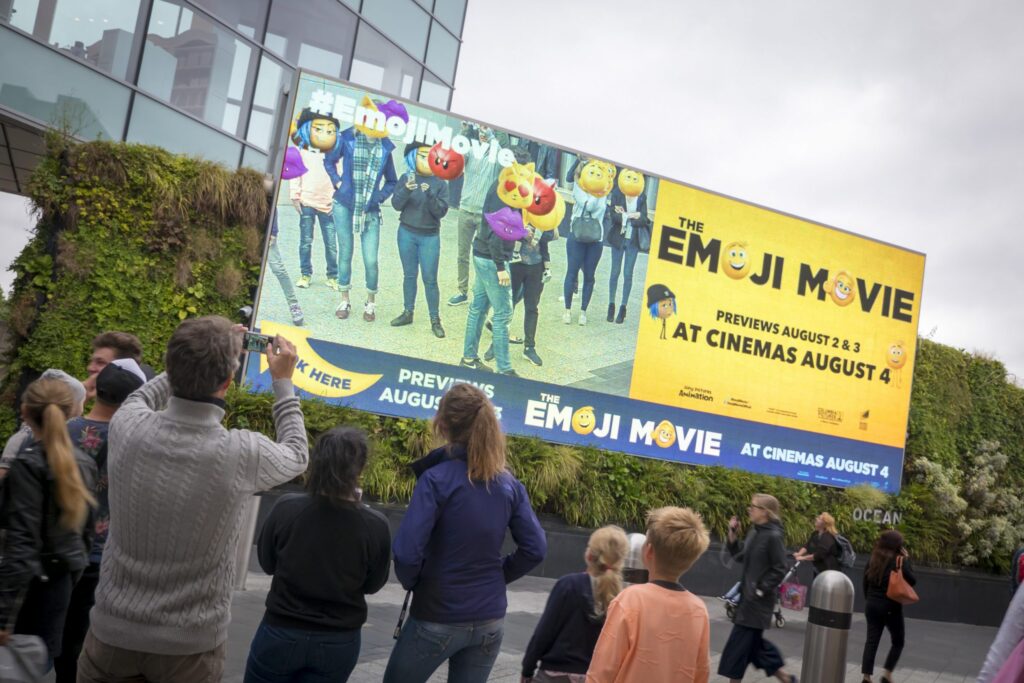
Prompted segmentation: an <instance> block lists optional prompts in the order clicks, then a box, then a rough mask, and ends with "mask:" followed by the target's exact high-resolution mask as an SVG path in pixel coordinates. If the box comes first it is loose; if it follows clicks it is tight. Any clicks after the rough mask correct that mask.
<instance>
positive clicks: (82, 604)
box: [53, 563, 100, 683]
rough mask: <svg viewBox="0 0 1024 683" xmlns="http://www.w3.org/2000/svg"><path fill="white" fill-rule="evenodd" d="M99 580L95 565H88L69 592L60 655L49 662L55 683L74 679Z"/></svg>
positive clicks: (98, 566) (73, 682)
mask: <svg viewBox="0 0 1024 683" xmlns="http://www.w3.org/2000/svg"><path fill="white" fill-rule="evenodd" d="M99 580H100V565H99V563H95V564H90V565H89V566H88V567H86V568H85V571H84V572H83V573H82V577H81V578H80V579H78V583H76V584H75V587H74V588H73V589H72V590H71V603H70V604H69V605H68V613H67V616H66V617H65V618H64V636H63V642H62V643H61V651H60V655H59V656H58V657H57V658H56V659H54V660H53V669H54V672H55V673H56V674H57V679H56V680H57V683H75V679H76V678H77V676H78V655H79V654H81V652H82V643H84V642H85V634H86V632H87V631H88V630H89V610H91V609H92V606H93V604H94V603H95V602H96V584H98V583H99Z"/></svg>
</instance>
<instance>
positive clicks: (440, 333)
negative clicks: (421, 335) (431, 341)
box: [430, 318, 444, 339]
mask: <svg viewBox="0 0 1024 683" xmlns="http://www.w3.org/2000/svg"><path fill="white" fill-rule="evenodd" d="M430 330H431V332H433V333H434V336H435V337H437V338H438V339H444V328H443V327H441V319H440V318H432V319H431V320H430Z"/></svg>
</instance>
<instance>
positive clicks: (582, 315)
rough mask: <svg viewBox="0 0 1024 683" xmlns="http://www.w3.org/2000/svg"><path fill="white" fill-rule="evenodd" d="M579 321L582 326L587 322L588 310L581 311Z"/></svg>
mask: <svg viewBox="0 0 1024 683" xmlns="http://www.w3.org/2000/svg"><path fill="white" fill-rule="evenodd" d="M579 323H580V325H581V326H583V325H586V324H587V312H586V311H580V319H579Z"/></svg>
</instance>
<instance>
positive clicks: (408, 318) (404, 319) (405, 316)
mask: <svg viewBox="0 0 1024 683" xmlns="http://www.w3.org/2000/svg"><path fill="white" fill-rule="evenodd" d="M411 324H412V311H402V315H400V316H398V317H397V318H395V319H394V320H392V321H391V327H402V326H403V325H411Z"/></svg>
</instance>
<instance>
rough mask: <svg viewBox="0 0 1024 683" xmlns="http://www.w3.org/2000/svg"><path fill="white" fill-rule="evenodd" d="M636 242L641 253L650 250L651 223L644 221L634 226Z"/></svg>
mask: <svg viewBox="0 0 1024 683" xmlns="http://www.w3.org/2000/svg"><path fill="white" fill-rule="evenodd" d="M636 243H637V246H639V247H640V251H641V253H644V254H646V253H648V252H650V250H651V224H650V223H644V224H643V225H638V226H636Z"/></svg>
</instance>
